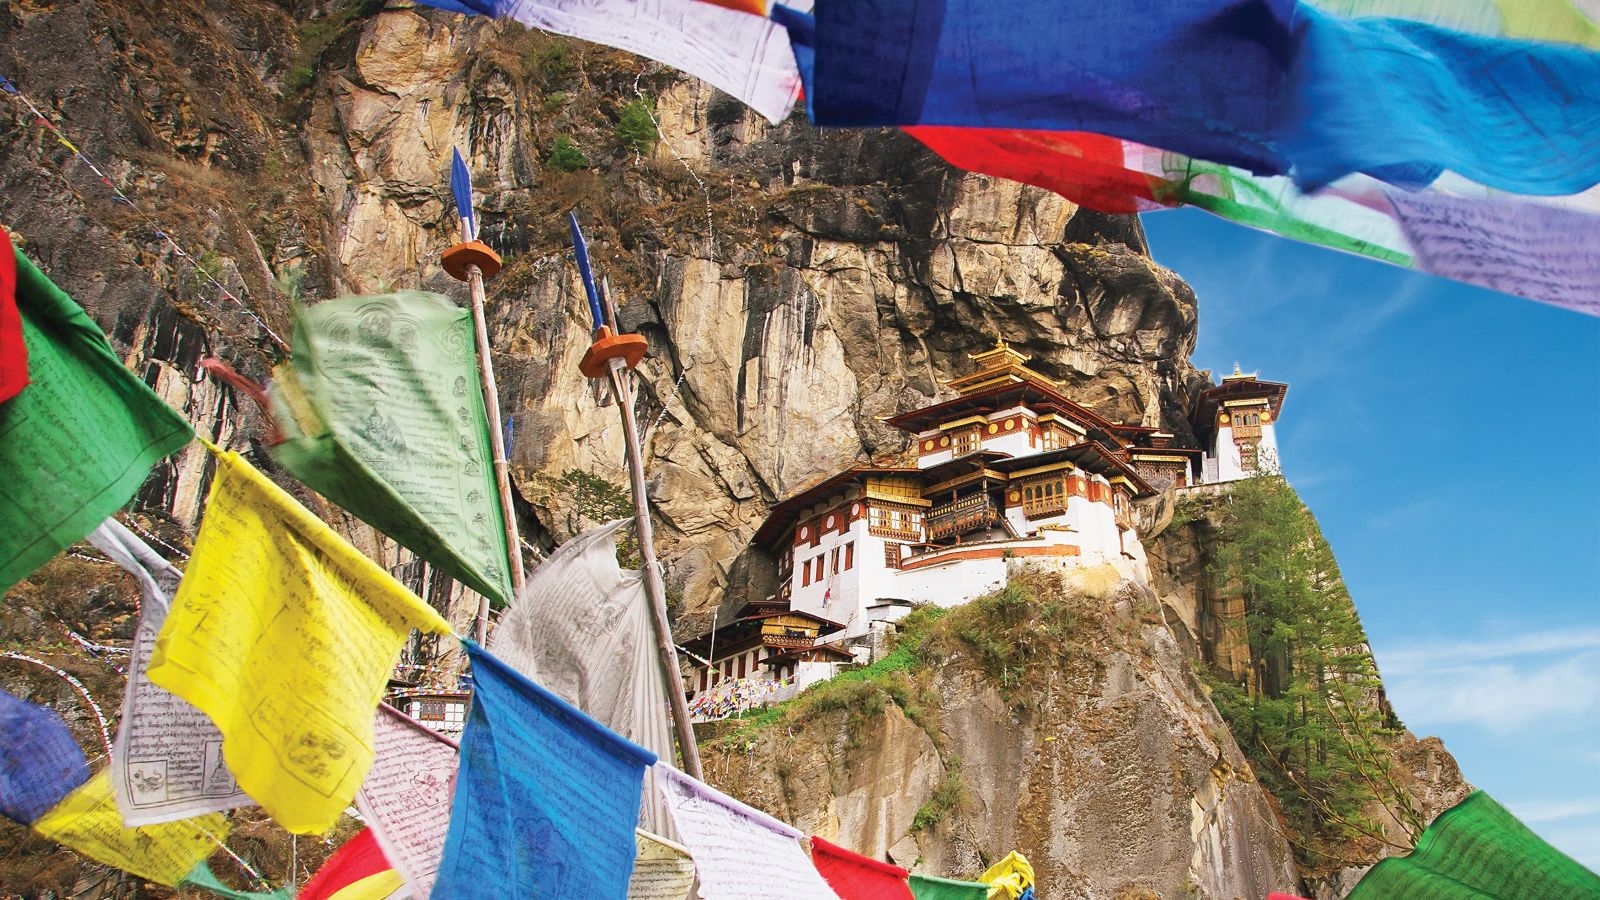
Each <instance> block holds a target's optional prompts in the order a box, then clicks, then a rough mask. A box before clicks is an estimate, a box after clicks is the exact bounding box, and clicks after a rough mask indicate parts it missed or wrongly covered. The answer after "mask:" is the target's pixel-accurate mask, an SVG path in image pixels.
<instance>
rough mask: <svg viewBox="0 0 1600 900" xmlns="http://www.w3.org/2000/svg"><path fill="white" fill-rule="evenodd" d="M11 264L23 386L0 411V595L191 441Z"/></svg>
mask: <svg viewBox="0 0 1600 900" xmlns="http://www.w3.org/2000/svg"><path fill="white" fill-rule="evenodd" d="M16 257H17V308H18V310H19V311H20V312H21V313H22V340H23V343H24V344H26V345H27V347H28V378H29V380H30V383H29V385H28V386H27V387H26V388H23V390H22V392H21V393H20V394H18V395H17V396H15V397H13V398H11V399H10V400H7V401H6V402H4V403H0V593H4V592H5V591H6V590H7V589H9V588H10V587H11V586H12V585H13V584H15V583H16V582H17V581H19V580H21V579H22V578H25V577H27V575H28V574H29V573H30V572H32V571H33V570H34V569H37V568H38V567H39V566H41V565H43V564H44V563H45V561H46V560H48V559H50V557H52V556H54V555H56V553H58V552H59V551H61V550H64V549H66V548H67V547H69V546H71V545H72V544H73V543H75V542H77V541H80V540H82V539H83V537H84V536H85V535H87V534H88V533H89V532H91V531H93V530H94V529H95V527H96V526H98V525H99V524H100V523H101V522H103V521H105V520H106V518H107V517H108V516H110V515H111V514H112V513H115V512H116V511H117V510H119V509H121V508H122V506H123V505H124V504H126V503H127V502H128V500H129V499H130V498H132V497H133V493H134V491H136V490H138V489H139V485H140V484H141V483H142V482H143V481H144V479H145V477H146V476H148V475H149V474H150V467H151V466H153V465H155V464H156V462H157V461H159V460H160V459H162V458H163V457H165V456H167V455H168V454H170V453H173V452H175V451H177V450H179V449H181V448H182V447H183V445H185V444H187V443H189V441H191V440H193V439H194V430H193V429H192V428H190V427H189V423H188V422H186V421H184V419H183V417H182V416H180V415H178V414H177V413H176V412H174V411H173V409H172V408H171V407H170V406H167V405H166V404H165V403H163V402H161V398H160V397H157V396H156V394H155V392H154V391H152V390H150V388H149V387H147V386H146V385H145V383H144V382H143V381H140V380H139V379H138V378H136V377H134V375H133V373H132V372H129V371H128V369H127V367H126V366H124V365H123V364H122V360H120V359H118V358H117V355H116V353H114V352H112V350H111V345H110V344H109V343H107V341H106V336H105V333H104V332H102V331H101V330H100V327H99V326H98V325H95V323H94V320H93V319H90V318H89V315H88V314H87V313H85V312H84V311H83V308H82V307H80V306H78V304H77V303H76V302H74V301H73V299H72V298H71V297H69V296H67V295H66V293H65V292H63V291H62V290H61V289H60V288H58V287H56V286H55V285H54V284H52V283H51V282H50V279H49V278H46V277H45V275H44V273H43V272H40V271H39V270H38V269H37V268H35V267H34V265H33V262H32V261H31V260H29V259H28V258H27V257H26V256H24V255H23V254H22V252H21V251H16Z"/></svg>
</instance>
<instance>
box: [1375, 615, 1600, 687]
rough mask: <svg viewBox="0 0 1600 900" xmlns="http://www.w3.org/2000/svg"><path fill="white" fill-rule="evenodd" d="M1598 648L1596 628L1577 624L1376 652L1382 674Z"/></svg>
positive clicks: (1409, 673) (1415, 672) (1429, 669)
mask: <svg viewBox="0 0 1600 900" xmlns="http://www.w3.org/2000/svg"><path fill="white" fill-rule="evenodd" d="M1596 648H1600V628H1593V627H1579V628H1561V629H1548V630H1544V631H1530V632H1526V633H1524V634H1510V635H1506V636H1504V637H1499V638H1496V639H1494V640H1492V641H1470V640H1440V641H1434V642H1431V643H1426V644H1414V645H1411V646H1401V647H1398V648H1395V649H1393V650H1384V651H1382V652H1380V653H1379V654H1378V667H1379V669H1381V670H1382V671H1383V674H1384V675H1385V676H1389V675H1415V674H1423V673H1433V672H1438V671H1440V670H1442V669H1447V668H1453V667H1457V666H1468V665H1472V664H1475V663H1485V662H1493V661H1495V660H1501V659H1513V658H1516V657H1520V656H1532V655H1538V656H1542V657H1549V656H1550V654H1554V653H1570V652H1574V651H1582V650H1593V649H1596Z"/></svg>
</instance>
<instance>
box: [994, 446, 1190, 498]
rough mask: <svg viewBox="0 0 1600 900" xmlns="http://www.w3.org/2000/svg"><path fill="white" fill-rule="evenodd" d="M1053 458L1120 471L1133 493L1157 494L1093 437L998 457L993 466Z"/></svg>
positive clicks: (1096, 469) (1038, 462)
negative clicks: (1066, 444) (1087, 439)
mask: <svg viewBox="0 0 1600 900" xmlns="http://www.w3.org/2000/svg"><path fill="white" fill-rule="evenodd" d="M1053 462H1070V463H1072V464H1074V465H1076V466H1079V467H1081V468H1084V469H1088V470H1089V471H1091V472H1099V474H1101V475H1107V474H1111V475H1121V476H1123V477H1125V478H1127V479H1128V483H1129V484H1131V485H1133V487H1134V496H1137V497H1148V496H1151V495H1153V494H1158V493H1160V491H1157V490H1156V489H1155V488H1153V487H1151V486H1150V483H1149V482H1148V481H1145V480H1144V478H1142V477H1140V475H1139V473H1138V472H1136V471H1134V468H1133V467H1132V466H1130V465H1128V464H1127V463H1125V462H1123V461H1122V460H1120V459H1118V458H1116V457H1115V456H1112V455H1111V454H1110V453H1107V452H1106V449H1105V448H1104V447H1102V446H1100V445H1099V444H1098V443H1096V442H1094V441H1082V442H1080V443H1077V444H1073V445H1072V446H1070V447H1062V448H1061V449H1059V450H1046V451H1045V452H1043V453H1032V454H1029V455H1027V456H1018V457H1014V458H1012V459H1006V460H1001V461H999V462H996V463H995V464H994V466H993V468H994V469H995V471H997V472H1005V471H1008V470H1014V469H1031V468H1033V467H1035V466H1045V465H1049V464H1050V463H1053Z"/></svg>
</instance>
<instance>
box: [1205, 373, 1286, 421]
mask: <svg viewBox="0 0 1600 900" xmlns="http://www.w3.org/2000/svg"><path fill="white" fill-rule="evenodd" d="M1288 393H1289V385H1287V384H1285V383H1283V382H1281V381H1262V380H1261V379H1259V378H1228V379H1225V380H1224V381H1223V382H1222V383H1221V384H1219V385H1215V386H1213V387H1208V388H1206V389H1205V390H1203V391H1201V392H1200V396H1199V397H1197V398H1196V399H1195V404H1194V414H1193V415H1192V416H1190V422H1191V424H1193V425H1194V427H1195V431H1196V432H1199V433H1201V434H1207V433H1209V432H1210V431H1211V420H1212V419H1213V418H1215V417H1216V413H1217V405H1218V404H1219V403H1221V402H1222V401H1224V400H1234V399H1238V398H1240V397H1250V396H1263V397H1266V398H1267V399H1268V400H1269V401H1270V402H1271V403H1272V408H1273V411H1274V415H1275V416H1276V415H1281V414H1282V410H1283V398H1284V397H1285V396H1287V395H1288Z"/></svg>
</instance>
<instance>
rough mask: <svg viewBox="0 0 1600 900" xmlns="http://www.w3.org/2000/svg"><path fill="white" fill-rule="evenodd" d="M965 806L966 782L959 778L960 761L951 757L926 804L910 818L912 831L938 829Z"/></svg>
mask: <svg viewBox="0 0 1600 900" xmlns="http://www.w3.org/2000/svg"><path fill="white" fill-rule="evenodd" d="M966 806H967V782H966V780H965V779H963V778H962V777H961V759H960V758H959V757H955V756H952V757H950V759H949V760H948V761H947V762H946V763H945V773H944V778H943V779H941V780H940V781H939V784H938V785H937V786H936V787H934V789H933V794H932V796H930V797H928V802H926V803H924V804H922V805H921V806H920V807H918V808H917V813H916V815H914V816H912V817H911V830H912V831H925V830H928V829H933V828H937V827H939V823H941V822H943V821H944V820H945V817H947V816H949V815H950V814H951V813H954V812H960V811H961V810H963V809H965V808H966Z"/></svg>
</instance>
